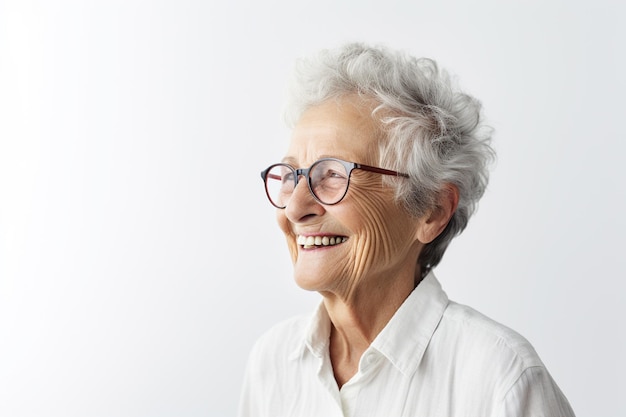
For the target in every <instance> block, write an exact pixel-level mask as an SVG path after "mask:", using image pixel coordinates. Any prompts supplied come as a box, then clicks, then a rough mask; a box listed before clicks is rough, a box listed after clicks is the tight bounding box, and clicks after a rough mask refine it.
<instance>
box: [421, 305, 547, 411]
mask: <svg viewBox="0 0 626 417" xmlns="http://www.w3.org/2000/svg"><path fill="white" fill-rule="evenodd" d="M428 353H429V355H428V361H429V362H430V363H431V364H433V366H434V367H436V368H437V369H440V367H441V366H444V367H447V371H445V372H449V373H450V374H451V378H453V379H454V380H457V381H459V382H461V381H463V384H465V385H466V386H467V387H468V389H469V390H470V391H472V390H478V391H480V393H483V394H486V393H487V392H491V393H492V394H493V395H495V398H500V399H502V398H504V396H505V395H506V393H507V392H508V391H509V390H510V389H511V387H512V386H513V385H514V384H515V383H516V382H517V381H518V380H519V379H520V377H522V375H524V374H525V373H527V371H528V370H530V369H534V368H541V369H543V368H544V365H543V363H542V361H541V359H540V358H539V356H538V355H537V352H536V351H535V349H534V348H533V346H532V345H531V344H530V343H529V342H528V340H526V338H524V337H523V336H521V335H520V334H519V333H517V332H516V331H514V330H512V329H510V328H509V327H506V326H504V325H502V324H500V323H498V322H496V321H494V320H492V319H490V318H489V317H487V316H485V315H483V314H481V313H479V312H478V311H476V310H474V309H472V308H470V307H467V306H464V305H461V304H457V303H455V302H450V303H449V304H448V307H447V308H446V311H445V312H444V314H443V316H442V318H441V321H440V323H439V326H438V328H437V330H436V331H435V334H434V335H433V338H432V340H431V346H429V349H428ZM438 361H439V362H438ZM435 363H438V364H437V365H434V364H435ZM444 369H445V368H444ZM481 395H482V394H481Z"/></svg>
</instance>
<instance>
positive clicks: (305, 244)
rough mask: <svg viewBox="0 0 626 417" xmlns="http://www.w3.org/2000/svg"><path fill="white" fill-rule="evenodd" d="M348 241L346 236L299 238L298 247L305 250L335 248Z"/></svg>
mask: <svg viewBox="0 0 626 417" xmlns="http://www.w3.org/2000/svg"><path fill="white" fill-rule="evenodd" d="M346 240H348V238H347V237H345V236H302V235H300V236H298V245H299V246H301V247H302V248H303V249H311V248H318V247H323V246H334V245H338V244H340V243H343V242H345V241H346Z"/></svg>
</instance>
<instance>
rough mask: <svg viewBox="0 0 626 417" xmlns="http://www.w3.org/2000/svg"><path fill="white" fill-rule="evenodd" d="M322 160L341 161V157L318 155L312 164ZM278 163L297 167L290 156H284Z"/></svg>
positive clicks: (294, 159)
mask: <svg viewBox="0 0 626 417" xmlns="http://www.w3.org/2000/svg"><path fill="white" fill-rule="evenodd" d="M324 158H338V159H343V158H341V157H338V156H336V155H327V154H324V155H319V156H318V157H317V158H315V160H314V161H313V162H316V161H319V160H320V159H324ZM280 162H282V163H285V164H290V165H298V161H297V160H296V158H294V157H292V156H286V157H284V158H283V159H282V160H281V161H280Z"/></svg>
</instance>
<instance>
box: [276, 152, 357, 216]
mask: <svg viewBox="0 0 626 417" xmlns="http://www.w3.org/2000/svg"><path fill="white" fill-rule="evenodd" d="M304 171H305V172H304V173H303V174H305V173H306V170H304ZM308 180H309V189H310V190H311V191H312V192H313V195H314V196H315V197H316V198H317V199H318V200H319V201H320V202H321V203H323V204H336V203H338V202H339V201H341V199H342V198H343V196H344V195H345V194H346V192H347V191H348V182H349V174H348V172H347V171H346V167H345V166H344V165H343V164H342V163H341V162H339V161H335V160H321V161H317V162H316V163H315V164H313V166H311V168H310V169H309V172H308ZM295 186H296V171H295V170H294V169H292V168H291V167H290V166H288V165H285V164H277V165H274V166H273V167H271V168H270V170H269V171H268V172H267V175H266V177H265V188H266V190H267V196H268V197H269V198H270V200H271V201H272V203H273V204H274V205H275V206H276V207H280V208H283V207H285V206H287V203H288V202H289V199H290V198H291V195H292V194H293V190H294V189H295Z"/></svg>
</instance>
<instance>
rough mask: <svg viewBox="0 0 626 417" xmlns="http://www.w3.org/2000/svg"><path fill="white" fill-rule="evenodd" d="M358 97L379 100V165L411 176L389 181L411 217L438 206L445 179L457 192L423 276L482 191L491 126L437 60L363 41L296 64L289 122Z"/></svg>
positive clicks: (423, 263)
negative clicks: (329, 102)
mask: <svg viewBox="0 0 626 417" xmlns="http://www.w3.org/2000/svg"><path fill="white" fill-rule="evenodd" d="M355 94H356V95H357V96H360V97H362V98H363V99H364V100H365V101H366V102H370V103H371V101H372V99H373V100H374V102H375V103H376V104H375V109H374V111H373V112H372V117H375V118H378V119H379V121H380V124H381V128H382V129H383V132H385V136H386V138H385V140H382V141H381V143H380V161H379V162H380V166H381V167H384V168H388V169H394V170H398V171H402V172H406V173H407V174H409V176H410V178H409V179H408V180H407V179H397V178H393V177H391V178H390V179H388V178H385V179H384V180H386V181H391V182H392V183H393V185H394V186H395V187H396V198H397V199H398V200H399V201H401V202H402V203H403V204H404V206H405V207H406V209H407V211H408V212H409V213H410V214H411V215H413V216H417V217H419V216H422V215H424V214H425V213H426V211H427V210H432V209H436V207H437V201H438V196H439V193H441V192H442V191H443V190H444V188H445V187H446V184H453V185H454V186H455V187H456V188H457V189H458V191H459V203H458V206H457V209H456V211H455V213H454V214H453V215H452V218H451V219H450V221H449V223H448V224H447V226H446V227H445V229H444V230H443V232H442V233H441V234H440V235H439V236H437V237H436V238H435V239H434V240H433V241H432V242H430V243H428V244H427V245H426V246H425V247H424V249H423V250H422V252H421V254H420V256H419V259H418V260H417V263H418V265H419V266H420V267H421V270H422V276H424V275H426V274H427V273H428V272H429V271H430V270H431V269H432V268H433V267H435V266H436V265H437V264H438V263H439V262H440V260H441V258H442V256H443V254H444V252H445V250H446V249H447V247H448V245H449V244H450V242H451V240H452V239H453V238H454V237H455V236H457V235H458V234H460V233H461V232H462V231H463V230H464V229H465V227H466V226H467V223H468V221H469V218H470V217H471V215H472V214H473V213H474V211H475V209H476V206H477V203H478V200H480V198H481V197H482V195H483V194H484V192H485V188H486V187H487V183H488V179H489V172H488V165H489V163H490V162H491V161H492V160H493V159H494V157H495V152H494V151H493V149H492V147H491V146H490V142H491V136H492V129H491V128H489V127H487V126H485V125H484V123H483V121H482V115H481V104H480V102H479V101H478V100H476V99H475V98H473V97H471V96H469V95H468V94H465V93H463V92H462V91H460V90H459V89H458V88H457V87H456V86H455V85H453V83H452V81H451V78H450V76H449V75H448V73H447V72H446V71H444V70H442V69H440V68H439V67H438V65H437V63H436V62H435V61H433V60H431V59H427V58H415V57H412V56H410V55H408V54H406V53H404V52H402V51H396V50H392V49H389V48H387V47H384V46H368V45H364V44H362V43H350V44H347V45H344V46H342V47H339V48H337V49H331V50H328V49H325V50H322V51H320V52H319V53H317V54H316V55H314V56H312V57H308V58H301V59H299V60H297V61H296V65H295V70H294V74H293V79H292V82H291V84H290V87H289V89H288V96H287V106H286V109H285V116H286V120H287V123H288V124H289V125H290V126H292V127H293V126H294V125H295V123H296V122H297V121H298V119H299V118H300V116H301V115H302V113H303V112H304V111H306V110H307V109H308V108H310V107H312V106H315V105H318V104H321V103H323V102H325V101H327V100H331V99H339V98H341V97H345V96H348V95H355ZM365 101H364V104H365ZM385 177H387V176H385Z"/></svg>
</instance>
